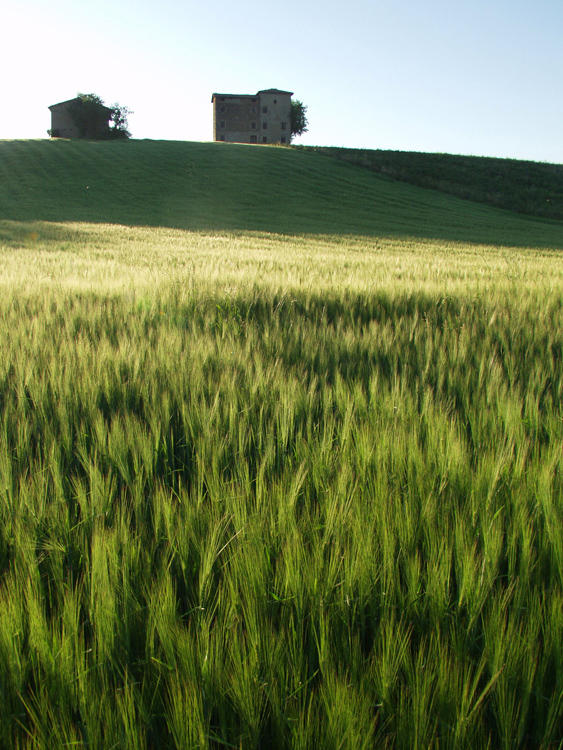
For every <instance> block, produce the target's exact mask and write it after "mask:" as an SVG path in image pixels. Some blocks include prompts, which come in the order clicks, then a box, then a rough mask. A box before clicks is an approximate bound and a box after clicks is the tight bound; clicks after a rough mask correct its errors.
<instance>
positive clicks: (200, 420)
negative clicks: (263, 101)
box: [0, 141, 563, 750]
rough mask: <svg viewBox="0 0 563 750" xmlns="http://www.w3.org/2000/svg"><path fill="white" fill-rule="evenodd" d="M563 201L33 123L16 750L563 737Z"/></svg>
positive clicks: (13, 404) (5, 251)
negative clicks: (40, 136) (537, 214)
mask: <svg viewBox="0 0 563 750" xmlns="http://www.w3.org/2000/svg"><path fill="white" fill-rule="evenodd" d="M562 320H563V225H562V224H560V223H557V222H554V221H546V220H540V219H534V218H528V217H524V216H518V215H516V214H513V213H508V212H505V211H499V210H497V209H493V208H488V207H483V206H479V205H476V204H475V203H470V202H468V201H464V200H460V199H457V198H453V197H451V196H447V195H443V194H440V193H438V192H435V191H430V190H425V189H422V188H418V187H413V186H409V185H404V184H401V183H398V182H397V183H394V182H391V181H390V180H388V179H385V178H382V177H380V176H378V175H376V174H373V173H371V172H370V171H368V170H365V169H364V168H362V167H359V166H355V165H350V164H345V163H342V162H340V161H337V160H333V159H328V158H327V157H326V156H324V155H322V154H318V153H313V152H308V151H302V150H295V149H283V148H269V147H264V148H263V147H244V146H230V145H227V146H225V145H220V144H191V143H153V142H136V141H131V142H125V143H119V142H116V143H88V142H70V141H53V142H49V141H27V142H17V141H15V142H1V143H0V355H1V356H0V692H1V700H0V748H2V750H3V749H4V748H6V750H12V748H13V749H14V750H61V748H71V747H72V748H84V749H86V748H87V749H88V750H109V749H110V748H116V749H117V748H127V749H130V750H223V749H224V748H237V749H239V750H241V749H242V750H318V749H319V748H321V749H322V750H372V748H381V749H383V748H385V749H386V750H493V749H494V750H496V748H499V749H500V750H531V748H538V749H539V750H561V748H563V527H562V524H561V519H562V518H563V453H562V450H561V446H562V445H563V407H562V404H563V325H562Z"/></svg>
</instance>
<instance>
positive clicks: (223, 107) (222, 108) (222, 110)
mask: <svg viewBox="0 0 563 750" xmlns="http://www.w3.org/2000/svg"><path fill="white" fill-rule="evenodd" d="M224 111H225V105H224V104H223V106H222V107H221V112H224Z"/></svg>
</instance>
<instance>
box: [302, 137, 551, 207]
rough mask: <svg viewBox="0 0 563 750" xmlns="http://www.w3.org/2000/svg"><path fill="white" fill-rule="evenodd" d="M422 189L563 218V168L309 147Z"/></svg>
mask: <svg viewBox="0 0 563 750" xmlns="http://www.w3.org/2000/svg"><path fill="white" fill-rule="evenodd" d="M306 148H308V149H312V150H314V151H319V152H321V153H324V154H328V155H329V156H332V157H335V158H336V159H338V160H340V161H344V162H346V163H347V164H355V165H356V166H361V167H364V168H367V169H369V170H371V171H372V172H374V173H376V174H380V175H384V176H386V177H389V178H391V179H393V180H400V181H402V182H406V183H409V184H410V185H416V186H418V187H424V188H430V189H432V190H439V191H441V192H444V193H448V194H449V195H455V196H457V197H459V198H465V199H467V200H472V201H476V202H477V203H483V204H486V205H488V206H494V207H495V208H503V209H507V210H509V211H514V212H516V213H520V214H527V215H529V216H539V217H543V218H547V219H555V220H558V221H561V220H562V219H563V165H561V164H545V163H540V162H531V161H521V160H518V159H495V158H491V157H484V156H456V155H453V154H425V153H417V152H407V151H382V150H370V149H354V148H324V147H323V148H316V147H306Z"/></svg>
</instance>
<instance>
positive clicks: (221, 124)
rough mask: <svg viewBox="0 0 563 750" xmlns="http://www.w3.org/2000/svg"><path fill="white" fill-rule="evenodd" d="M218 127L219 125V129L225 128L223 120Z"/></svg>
mask: <svg viewBox="0 0 563 750" xmlns="http://www.w3.org/2000/svg"><path fill="white" fill-rule="evenodd" d="M219 125H220V127H222V128H224V127H225V120H221V122H220V124H219Z"/></svg>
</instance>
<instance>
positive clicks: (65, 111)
mask: <svg viewBox="0 0 563 750" xmlns="http://www.w3.org/2000/svg"><path fill="white" fill-rule="evenodd" d="M79 101H80V99H79V98H78V97H75V98H74V99H69V100H68V101H66V102H59V103H58V104H52V105H51V106H50V107H49V110H50V112H51V130H50V131H49V132H50V134H51V137H52V138H79V137H80V133H79V132H78V128H77V127H76V125H75V123H74V120H73V119H72V116H71V111H72V106H73V105H76V103H77V102H79ZM104 109H106V110H107V116H108V118H107V121H106V124H107V123H108V122H109V119H110V117H111V109H110V108H109V107H104Z"/></svg>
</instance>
